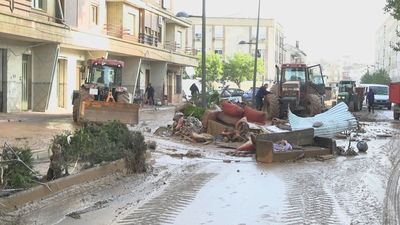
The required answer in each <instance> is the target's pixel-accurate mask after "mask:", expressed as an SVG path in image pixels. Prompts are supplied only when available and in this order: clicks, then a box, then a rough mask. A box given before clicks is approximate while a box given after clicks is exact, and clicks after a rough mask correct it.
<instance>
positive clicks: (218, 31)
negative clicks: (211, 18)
mask: <svg viewBox="0 0 400 225" xmlns="http://www.w3.org/2000/svg"><path fill="white" fill-rule="evenodd" d="M214 37H215V38H224V27H223V26H215V27H214Z"/></svg>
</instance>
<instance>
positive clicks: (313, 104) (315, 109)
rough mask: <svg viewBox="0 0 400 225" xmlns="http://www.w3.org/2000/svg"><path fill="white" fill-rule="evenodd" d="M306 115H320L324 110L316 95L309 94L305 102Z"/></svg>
mask: <svg viewBox="0 0 400 225" xmlns="http://www.w3.org/2000/svg"><path fill="white" fill-rule="evenodd" d="M305 104H306V105H305V107H306V113H307V114H308V115H309V116H315V115H317V114H320V113H321V112H322V110H323V108H324V105H323V104H322V101H321V98H320V97H319V96H318V95H316V94H309V95H308V96H307V98H306V100H305Z"/></svg>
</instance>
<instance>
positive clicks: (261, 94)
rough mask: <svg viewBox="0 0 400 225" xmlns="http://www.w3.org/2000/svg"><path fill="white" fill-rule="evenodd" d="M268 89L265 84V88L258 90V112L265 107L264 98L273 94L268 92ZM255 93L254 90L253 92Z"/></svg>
mask: <svg viewBox="0 0 400 225" xmlns="http://www.w3.org/2000/svg"><path fill="white" fill-rule="evenodd" d="M267 88H268V84H264V85H263V86H261V87H260V89H258V91H257V94H256V109H257V110H261V109H262V107H263V105H264V104H263V101H264V97H265V96H266V95H267V94H270V93H271V92H269V91H267ZM253 91H254V90H253Z"/></svg>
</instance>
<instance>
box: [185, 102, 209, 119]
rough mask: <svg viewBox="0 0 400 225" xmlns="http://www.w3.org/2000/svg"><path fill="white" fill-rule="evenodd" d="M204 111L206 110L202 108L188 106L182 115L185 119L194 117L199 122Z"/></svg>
mask: <svg viewBox="0 0 400 225" xmlns="http://www.w3.org/2000/svg"><path fill="white" fill-rule="evenodd" d="M205 111H206V109H205V108H203V107H198V106H194V105H189V106H187V107H186V108H185V110H184V111H183V114H184V115H185V116H186V117H188V116H193V117H196V118H197V119H199V120H201V118H202V117H203V114H204V112H205Z"/></svg>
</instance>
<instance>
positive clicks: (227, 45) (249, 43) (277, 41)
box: [187, 16, 284, 81]
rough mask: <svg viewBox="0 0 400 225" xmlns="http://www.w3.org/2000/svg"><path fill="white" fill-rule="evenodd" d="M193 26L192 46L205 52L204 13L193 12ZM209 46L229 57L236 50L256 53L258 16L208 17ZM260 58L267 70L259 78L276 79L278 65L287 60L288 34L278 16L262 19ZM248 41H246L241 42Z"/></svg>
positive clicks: (225, 58) (223, 56)
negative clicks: (285, 34) (285, 46)
mask: <svg viewBox="0 0 400 225" xmlns="http://www.w3.org/2000/svg"><path fill="white" fill-rule="evenodd" d="M188 19H189V20H190V21H191V22H192V30H191V32H188V33H187V35H188V36H187V40H188V43H187V45H188V46H191V48H193V49H195V51H196V52H201V39H202V29H201V28H202V22H201V17H196V16H191V17H189V18H188ZM206 25H207V26H206V50H207V51H212V52H215V53H217V54H220V55H221V57H222V58H223V60H228V59H229V57H231V56H233V55H234V54H235V53H236V52H241V53H249V54H251V55H254V52H255V40H256V31H257V19H253V18H224V17H207V19H206ZM258 40H259V46H258V49H259V54H258V55H259V60H262V61H264V66H265V73H264V74H259V77H258V79H259V80H265V81H266V80H272V79H273V78H274V74H275V65H276V64H282V63H283V60H284V35H283V29H282V26H281V25H280V24H279V23H278V22H276V21H275V20H274V19H260V29H259V39H258ZM241 41H244V42H245V43H246V44H239V42H241Z"/></svg>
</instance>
